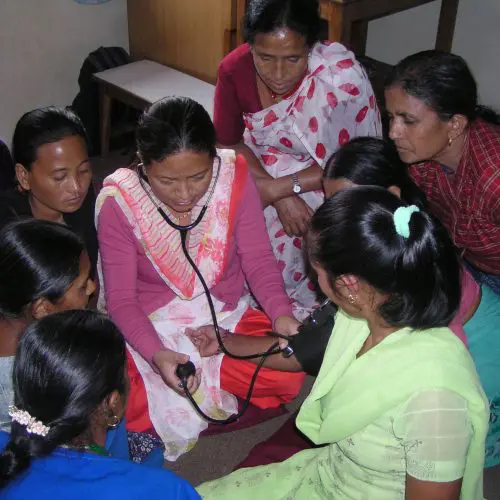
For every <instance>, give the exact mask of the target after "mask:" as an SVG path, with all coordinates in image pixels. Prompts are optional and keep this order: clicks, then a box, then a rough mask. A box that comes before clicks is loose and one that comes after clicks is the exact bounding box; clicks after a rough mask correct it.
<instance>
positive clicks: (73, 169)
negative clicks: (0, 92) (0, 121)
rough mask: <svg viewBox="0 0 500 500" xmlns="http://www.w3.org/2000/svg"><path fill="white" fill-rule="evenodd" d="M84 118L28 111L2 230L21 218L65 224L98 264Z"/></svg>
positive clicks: (20, 126) (3, 200) (0, 201)
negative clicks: (78, 236) (81, 119)
mask: <svg viewBox="0 0 500 500" xmlns="http://www.w3.org/2000/svg"><path fill="white" fill-rule="evenodd" d="M86 141H87V137H86V133H85V129H84V128H83V124H82V122H81V121H80V119H79V118H78V117H77V116H76V115H75V114H74V113H73V112H71V111H69V110H67V109H64V108H56V107H53V106H50V107H47V108H40V109H35V110H33V111H30V112H28V113H26V114H25V115H23V116H22V117H21V119H20V120H19V121H18V123H17V125H16V128H15V131H14V138H13V141H12V153H13V156H14V161H15V163H16V166H15V169H16V177H17V183H18V188H15V189H14V188H13V189H10V190H9V191H7V192H3V193H2V196H1V197H0V227H3V226H4V225H5V224H7V223H8V222H10V221H11V220H15V219H18V218H23V217H34V218H35V219H42V220H49V221H54V222H60V223H62V224H66V225H67V226H69V227H70V228H71V229H72V230H73V231H75V232H76V233H78V234H79V235H80V236H81V237H82V238H83V239H84V241H85V246H86V248H87V251H88V255H89V258H90V261H91V264H92V269H95V266H96V265H97V234H96V230H95V225H94V204H95V195H94V191H93V189H92V185H91V181H92V170H91V166H90V162H89V158H88V154H87V142H86Z"/></svg>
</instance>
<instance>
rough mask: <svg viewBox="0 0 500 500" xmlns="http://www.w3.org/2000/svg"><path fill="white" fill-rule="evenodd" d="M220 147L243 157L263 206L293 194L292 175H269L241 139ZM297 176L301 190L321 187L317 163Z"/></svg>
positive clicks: (320, 174)
mask: <svg viewBox="0 0 500 500" xmlns="http://www.w3.org/2000/svg"><path fill="white" fill-rule="evenodd" d="M220 147H222V148H225V147H227V148H231V149H234V150H235V151H236V153H237V154H241V155H243V156H244V157H245V159H246V160H247V164H248V167H249V169H250V171H251V172H252V175H253V178H254V180H255V183H256V185H257V189H258V191H259V194H260V197H261V200H262V204H263V206H264V207H267V206H268V205H273V204H274V203H276V202H277V201H279V200H282V199H283V198H288V197H290V196H295V194H294V192H293V180H292V176H291V175H285V176H284V177H279V178H278V179H275V178H274V177H272V176H271V175H269V174H268V173H267V172H266V170H265V169H264V167H263V166H262V165H261V163H260V161H259V159H258V158H257V157H256V156H255V154H254V153H253V151H252V150H251V149H250V148H249V147H248V146H247V145H246V144H245V143H244V142H243V141H241V142H239V143H238V144H234V145H232V146H224V145H220ZM297 176H298V178H299V183H300V186H301V188H302V191H303V192H307V191H315V190H317V189H321V179H322V177H323V170H322V168H321V167H320V166H319V165H318V164H317V163H315V162H314V163H312V164H311V165H310V166H309V167H307V168H305V169H304V170H302V171H300V172H297Z"/></svg>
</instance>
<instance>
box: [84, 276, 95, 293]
mask: <svg viewBox="0 0 500 500" xmlns="http://www.w3.org/2000/svg"><path fill="white" fill-rule="evenodd" d="M95 289H96V286H95V281H94V280H93V279H91V278H89V279H88V281H87V291H86V293H87V296H88V297H90V296H91V295H92V294H93V293H94V292H95Z"/></svg>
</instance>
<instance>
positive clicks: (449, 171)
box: [385, 50, 500, 293]
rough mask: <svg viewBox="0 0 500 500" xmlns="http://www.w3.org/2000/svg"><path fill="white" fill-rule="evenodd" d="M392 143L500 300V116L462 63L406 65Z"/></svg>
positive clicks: (444, 60) (422, 59)
mask: <svg viewBox="0 0 500 500" xmlns="http://www.w3.org/2000/svg"><path fill="white" fill-rule="evenodd" d="M385 97H386V106H387V110H388V112H389V117H390V133H389V135H390V137H391V139H392V140H393V141H394V142H395V144H396V147H397V149H398V152H399V155H400V157H401V159H402V160H403V161H404V162H405V163H407V164H409V165H410V175H411V176H412V178H413V180H414V181H415V182H416V183H417V184H418V186H419V187H420V188H421V189H422V190H423V191H424V193H425V195H426V196H427V199H428V200H429V204H430V209H431V211H432V213H433V214H435V215H436V216H437V217H439V219H440V220H441V221H442V223H443V224H444V225H445V227H446V228H447V229H448V231H449V232H450V233H451V236H452V239H453V241H454V243H455V245H456V246H457V247H458V248H459V249H460V250H461V251H462V254H463V256H464V258H465V260H466V261H467V262H468V263H470V268H471V270H472V272H473V274H474V275H475V277H476V278H477V279H478V280H479V281H480V282H484V283H487V284H488V285H489V286H490V287H491V288H492V289H494V290H495V291H496V292H497V293H500V117H499V116H498V115H496V114H495V113H494V112H492V111H491V110H488V109H486V108H484V107H481V106H478V105H477V86H476V82H475V80H474V77H473V76H472V73H471V71H470V70H469V68H468V66H467V64H466V62H465V61H464V60H463V59H462V58H461V57H459V56H457V55H453V54H448V53H445V52H439V51H435V50H430V51H425V52H419V53H418V54H414V55H412V56H409V57H407V58H406V59H403V60H402V61H401V62H400V63H398V64H397V65H396V66H395V67H394V69H393V71H392V74H390V76H389V78H388V81H387V86H386V91H385Z"/></svg>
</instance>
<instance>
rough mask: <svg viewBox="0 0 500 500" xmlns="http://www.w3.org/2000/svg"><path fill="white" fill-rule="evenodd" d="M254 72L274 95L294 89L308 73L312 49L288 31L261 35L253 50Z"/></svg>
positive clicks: (304, 41) (293, 32)
mask: <svg viewBox="0 0 500 500" xmlns="http://www.w3.org/2000/svg"><path fill="white" fill-rule="evenodd" d="M252 54H253V61H254V64H255V69H256V70H257V73H258V75H259V76H260V78H261V80H262V81H263V82H264V83H265V84H266V85H267V87H268V88H270V89H271V90H272V91H273V92H274V93H275V94H278V95H283V94H286V93H287V92H289V91H290V90H292V89H293V87H294V86H295V85H296V84H297V83H298V82H299V81H300V80H301V78H302V77H303V76H304V73H305V72H306V70H307V64H308V56H309V47H308V46H307V44H306V39H305V38H304V37H303V36H302V35H299V34H298V33H296V32H295V31H291V30H289V29H288V28H282V29H280V30H278V31H275V32H273V33H261V34H258V35H257V36H256V37H255V42H254V44H253V46H252Z"/></svg>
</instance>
